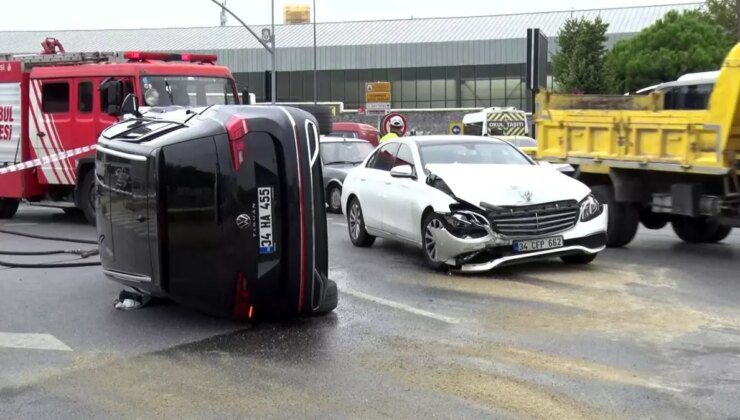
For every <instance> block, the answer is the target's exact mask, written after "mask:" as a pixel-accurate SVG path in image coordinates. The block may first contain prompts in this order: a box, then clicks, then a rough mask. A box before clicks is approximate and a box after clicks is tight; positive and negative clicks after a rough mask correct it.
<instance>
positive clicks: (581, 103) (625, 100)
mask: <svg viewBox="0 0 740 420" xmlns="http://www.w3.org/2000/svg"><path fill="white" fill-rule="evenodd" d="M713 83H714V87H713V88H712V89H711V91H708V92H710V96H709V100H708V105H706V100H705V101H704V105H702V106H700V108H702V109H675V108H681V106H676V105H675V104H697V103H700V104H701V103H702V101H701V86H692V85H690V84H688V85H687V84H685V83H684V84H683V86H682V89H683V90H682V93H681V94H682V95H685V96H684V97H683V99H685V100H681V101H677V100H675V99H676V98H675V93H671V94H673V95H674V97H673V98H670V99H671V100H668V101H666V95H667V94H666V93H664V92H660V91H656V92H652V93H651V94H649V95H638V96H597V95H559V94H553V93H550V92H547V91H545V92H541V93H540V94H539V95H538V97H537V113H536V114H535V124H536V127H537V129H536V134H537V157H538V159H541V160H546V161H550V162H553V163H569V164H571V165H573V166H575V167H577V171H576V175H575V176H577V177H578V178H579V179H580V180H581V181H583V182H584V183H586V184H587V185H589V186H590V187H591V189H592V190H593V193H594V195H595V196H596V197H597V199H599V200H600V201H602V202H604V203H606V204H608V205H609V229H608V235H609V242H608V245H609V246H613V247H619V246H624V245H626V244H628V243H629V242H630V241H631V240H632V239H633V238H634V236H635V233H636V232H637V227H638V223H642V224H643V225H644V226H645V227H646V228H649V229H660V228H663V227H664V226H666V224H668V223H671V225H672V227H673V230H674V231H675V232H676V234H677V235H678V236H679V237H680V238H681V239H683V240H684V241H686V242H694V243H711V242H718V241H721V240H723V239H725V238H726V237H727V236H728V235H729V234H730V231H731V230H732V228H733V227H740V182H739V181H738V174H739V173H740V43H739V44H737V45H735V47H734V48H733V49H732V51H731V52H730V54H729V55H728V56H727V58H726V59H725V61H724V63H723V65H722V68H721V70H720V72H719V75H718V76H717V78H716V82H715V81H713ZM667 105H668V106H667ZM705 105H706V106H705ZM684 108H686V107H684ZM693 108H699V107H697V106H694V107H693Z"/></svg>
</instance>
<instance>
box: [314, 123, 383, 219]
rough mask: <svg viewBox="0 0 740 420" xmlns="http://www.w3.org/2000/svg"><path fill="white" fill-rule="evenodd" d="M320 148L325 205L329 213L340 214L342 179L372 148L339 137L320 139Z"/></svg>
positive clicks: (362, 141) (368, 144) (361, 142)
mask: <svg viewBox="0 0 740 420" xmlns="http://www.w3.org/2000/svg"><path fill="white" fill-rule="evenodd" d="M320 147H321V162H322V163H323V173H324V191H325V194H326V204H327V205H328V207H329V211H330V212H332V213H341V212H342V185H343V184H344V178H345V177H346V176H347V173H349V171H351V170H352V169H354V168H355V167H356V166H357V165H359V164H360V163H362V161H364V160H365V158H366V157H367V156H368V155H369V154H370V153H372V152H373V150H374V147H373V145H372V144H370V143H369V142H367V141H365V140H358V139H348V138H341V137H322V138H321V145H320Z"/></svg>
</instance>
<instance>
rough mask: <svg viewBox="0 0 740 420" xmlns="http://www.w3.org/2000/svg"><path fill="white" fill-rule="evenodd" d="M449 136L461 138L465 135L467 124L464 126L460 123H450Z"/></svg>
mask: <svg viewBox="0 0 740 420" xmlns="http://www.w3.org/2000/svg"><path fill="white" fill-rule="evenodd" d="M448 133H449V134H454V135H456V136H461V135H463V134H465V124H463V123H462V122H460V121H452V122H451V123H450V127H449V130H448Z"/></svg>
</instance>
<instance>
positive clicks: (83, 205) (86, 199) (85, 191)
mask: <svg viewBox="0 0 740 420" xmlns="http://www.w3.org/2000/svg"><path fill="white" fill-rule="evenodd" d="M79 188H80V209H81V210H82V212H83V213H84V214H85V219H87V222H88V223H90V224H91V225H93V226H95V171H94V170H90V171H87V173H86V174H85V177H84V178H82V184H80V186H79Z"/></svg>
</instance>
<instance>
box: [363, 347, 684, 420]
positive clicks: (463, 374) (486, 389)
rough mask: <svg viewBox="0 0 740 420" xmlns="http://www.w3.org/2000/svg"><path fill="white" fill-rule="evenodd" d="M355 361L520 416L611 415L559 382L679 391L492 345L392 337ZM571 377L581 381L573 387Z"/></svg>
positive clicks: (591, 365)
mask: <svg viewBox="0 0 740 420" xmlns="http://www.w3.org/2000/svg"><path fill="white" fill-rule="evenodd" d="M359 363H360V364H361V365H364V366H365V367H366V368H368V369H371V370H372V371H375V372H381V373H384V374H387V375H390V376H391V377H393V378H395V379H396V380H398V381H401V382H403V383H406V384H408V385H411V386H414V387H419V388H423V389H428V390H430V391H434V392H439V393H443V394H449V395H452V396H455V397H458V398H462V399H464V400H467V401H470V402H472V403H475V404H479V405H482V406H485V407H488V408H491V409H494V410H503V411H505V412H508V413H511V414H512V415H514V416H515V417H524V418H539V419H553V418H557V419H561V418H562V419H566V418H567V419H578V418H608V417H611V416H612V414H611V413H609V412H604V411H603V410H602V409H601V408H597V407H594V406H591V405H589V404H586V403H584V402H582V401H579V400H577V399H575V398H573V397H571V396H570V395H568V394H566V393H564V391H563V390H564V388H563V387H564V384H569V385H567V386H568V388H569V389H573V388H574V386H575V389H579V387H581V388H582V389H584V390H592V389H593V387H595V386H605V387H606V388H604V389H606V390H608V389H609V388H608V387H609V386H614V385H616V386H627V387H638V388H645V389H646V390H647V389H651V390H655V391H656V392H661V393H665V392H669V393H676V392H680V390H678V389H675V388H671V387H668V386H664V385H661V384H660V383H659V381H657V380H654V379H651V378H647V377H644V376H642V375H640V374H639V373H636V372H631V371H628V370H624V369H619V368H615V367H612V366H608V365H604V364H600V363H596V362H593V361H588V360H583V359H576V358H570V357H564V356H556V355H552V354H547V353H543V352H539V351H535V350H530V349H525V348H520V347H514V346H508V345H503V344H497V343H476V344H458V343H455V344H452V343H440V342H422V341H417V340H414V339H409V338H406V337H394V338H392V339H391V340H390V342H389V343H388V345H387V348H384V349H383V351H377V352H372V353H365V354H363V355H362V356H360V358H359ZM543 375H544V376H543ZM573 380H576V381H584V382H582V383H581V385H573ZM599 383H600V384H599ZM605 392H609V391H605ZM642 392H645V391H642ZM576 393H578V391H576Z"/></svg>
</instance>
